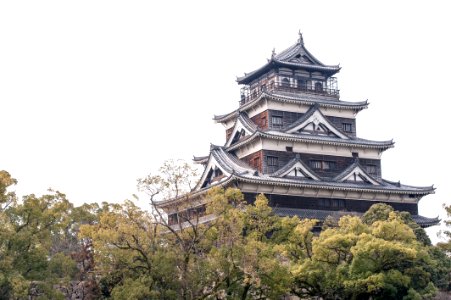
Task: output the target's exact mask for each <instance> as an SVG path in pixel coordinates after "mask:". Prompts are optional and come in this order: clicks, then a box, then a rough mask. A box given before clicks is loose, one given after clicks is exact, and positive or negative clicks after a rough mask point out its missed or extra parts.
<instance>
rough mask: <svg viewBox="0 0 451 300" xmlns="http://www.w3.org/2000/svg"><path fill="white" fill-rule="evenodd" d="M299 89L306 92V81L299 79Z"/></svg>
mask: <svg viewBox="0 0 451 300" xmlns="http://www.w3.org/2000/svg"><path fill="white" fill-rule="evenodd" d="M298 87H299V89H300V90H306V89H307V81H305V80H304V79H298Z"/></svg>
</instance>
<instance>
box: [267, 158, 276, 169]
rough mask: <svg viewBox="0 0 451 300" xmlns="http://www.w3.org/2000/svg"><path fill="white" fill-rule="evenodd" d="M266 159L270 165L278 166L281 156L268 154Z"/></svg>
mask: <svg viewBox="0 0 451 300" xmlns="http://www.w3.org/2000/svg"><path fill="white" fill-rule="evenodd" d="M266 161H267V163H268V166H269V167H277V166H278V165H279V158H278V157H276V156H267V157H266Z"/></svg>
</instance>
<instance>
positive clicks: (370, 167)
mask: <svg viewBox="0 0 451 300" xmlns="http://www.w3.org/2000/svg"><path fill="white" fill-rule="evenodd" d="M366 171H367V172H368V174H370V175H376V174H377V168H376V166H375V165H367V166H366Z"/></svg>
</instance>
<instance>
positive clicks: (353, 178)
mask: <svg viewBox="0 0 451 300" xmlns="http://www.w3.org/2000/svg"><path fill="white" fill-rule="evenodd" d="M338 178H340V179H339V180H338V181H339V182H356V183H369V184H373V185H380V183H379V182H378V181H377V180H376V179H374V178H373V177H371V176H370V175H369V174H368V173H366V172H365V171H364V170H363V169H362V167H361V166H360V165H358V164H357V165H356V166H355V167H354V168H352V169H351V170H349V171H347V172H346V173H345V174H341V175H339V176H338Z"/></svg>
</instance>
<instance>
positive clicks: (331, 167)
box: [323, 161, 337, 170]
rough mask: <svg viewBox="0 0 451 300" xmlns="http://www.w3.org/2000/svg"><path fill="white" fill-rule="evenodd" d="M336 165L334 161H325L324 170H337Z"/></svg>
mask: <svg viewBox="0 0 451 300" xmlns="http://www.w3.org/2000/svg"><path fill="white" fill-rule="evenodd" d="M336 166H337V164H336V163H335V162H334V161H323V170H335V169H336Z"/></svg>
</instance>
